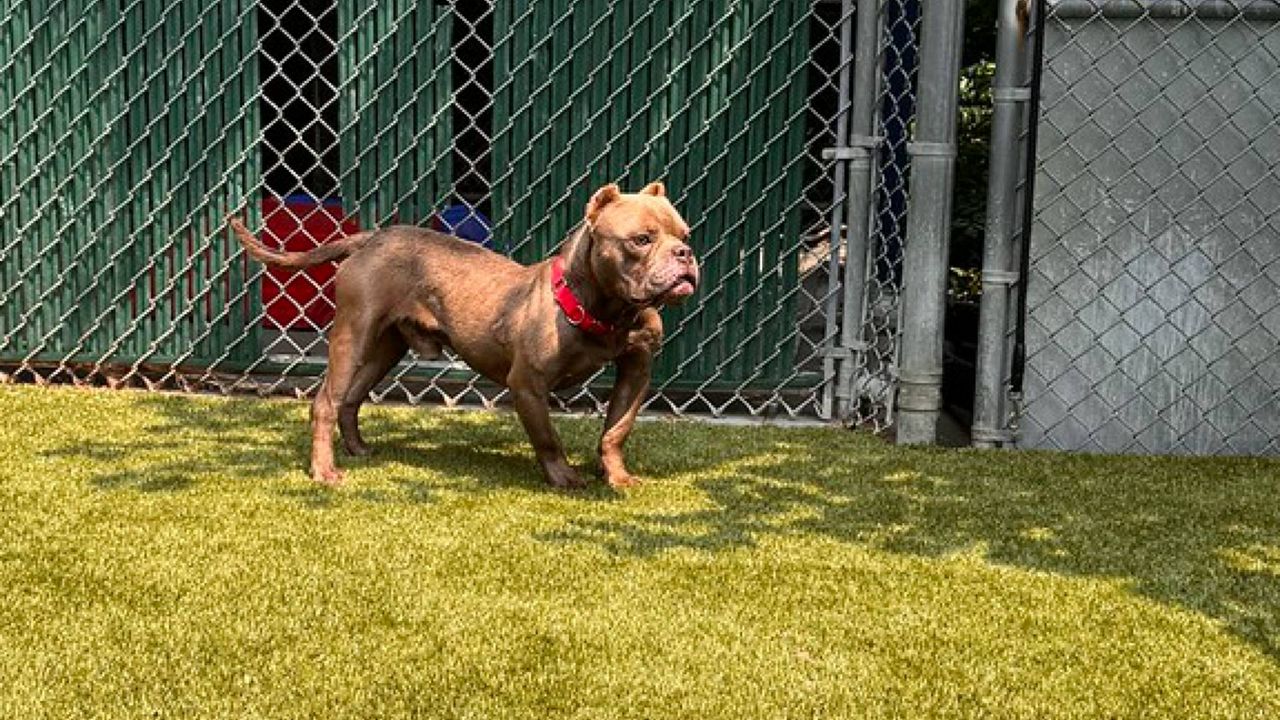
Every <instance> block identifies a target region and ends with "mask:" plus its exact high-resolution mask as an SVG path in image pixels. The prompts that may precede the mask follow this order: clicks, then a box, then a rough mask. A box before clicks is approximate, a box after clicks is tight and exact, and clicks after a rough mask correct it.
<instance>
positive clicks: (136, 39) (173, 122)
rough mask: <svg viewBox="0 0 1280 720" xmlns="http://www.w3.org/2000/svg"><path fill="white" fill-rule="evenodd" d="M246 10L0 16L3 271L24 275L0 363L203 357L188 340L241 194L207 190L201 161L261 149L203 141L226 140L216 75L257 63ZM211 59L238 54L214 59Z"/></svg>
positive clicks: (250, 13) (173, 5)
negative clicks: (10, 196) (220, 29)
mask: <svg viewBox="0 0 1280 720" xmlns="http://www.w3.org/2000/svg"><path fill="white" fill-rule="evenodd" d="M40 8H43V9H44V11H42V12H36V10H35V9H40ZM219 14H221V15H222V16H223V18H224V20H225V19H227V18H230V22H229V23H227V24H226V27H227V28H229V29H232V30H234V29H236V28H239V29H240V30H241V35H242V36H243V38H242V40H243V41H241V42H235V41H234V40H233V42H232V43H230V45H229V46H228V45H227V44H225V43H224V42H223V40H224V38H223V37H221V35H220V34H216V33H213V32H212V31H211V28H212V27H213V26H214V25H216V24H218V18H219ZM255 15H256V9H254V8H251V7H250V6H249V4H248V3H247V2H243V0H226V1H224V2H220V3H216V4H213V5H211V4H209V3H202V2H198V1H197V0H182V1H181V2H165V1H163V0H141V2H137V3H133V4H131V5H128V6H125V9H124V10H121V5H120V4H119V3H117V2H114V1H111V2H106V1H103V0H71V1H69V2H66V3H59V4H56V5H52V6H48V7H47V8H46V7H45V6H44V4H42V3H34V2H18V3H16V4H15V7H14V8H13V9H12V11H11V12H6V13H5V19H4V23H5V24H4V27H3V28H0V37H2V38H4V39H3V41H2V42H4V43H6V47H13V48H15V49H16V48H18V47H22V48H23V49H22V50H19V51H17V52H16V53H15V54H16V55H17V57H16V58H15V60H16V61H15V62H14V63H13V64H12V65H11V66H9V67H8V68H7V69H6V70H5V71H4V72H3V73H0V88H3V89H2V90H0V92H4V93H6V94H8V93H15V90H16V93H15V95H14V97H13V98H12V99H11V102H12V104H13V105H14V106H15V111H14V115H13V117H14V120H15V122H14V124H13V125H12V126H11V127H12V130H10V131H8V132H7V133H5V134H3V135H0V142H3V143H4V144H5V147H4V148H0V152H3V153H5V155H4V156H5V157H12V158H13V159H14V161H13V163H12V166H9V165H8V164H6V167H5V170H4V172H5V173H7V175H8V177H9V178H10V182H13V183H14V185H13V186H14V187H15V188H18V189H19V190H20V192H19V199H18V200H17V201H16V202H14V203H12V206H13V208H14V209H15V210H16V211H17V212H15V213H14V216H15V217H14V219H13V220H8V219H6V221H5V222H6V228H12V229H13V230H14V231H15V235H17V236H18V237H20V238H21V240H20V241H19V243H18V248H17V252H16V253H15V260H17V263H16V264H15V265H12V266H10V264H9V263H8V262H6V263H5V265H6V270H5V272H6V276H5V277H6V279H8V277H9V275H8V273H9V272H11V271H9V270H8V268H9V267H14V268H17V269H18V270H19V271H22V274H23V277H25V278H30V280H29V281H23V280H20V281H19V283H18V294H17V295H16V296H15V297H16V298H17V299H18V300H19V302H20V303H21V306H20V307H17V308H13V307H10V306H9V304H8V303H7V300H6V305H5V307H4V312H3V317H4V318H5V323H6V325H7V326H11V327H16V328H17V329H16V330H13V331H12V332H11V333H10V334H11V335H13V337H10V339H9V341H7V342H6V343H5V345H4V346H0V357H3V358H4V359H22V358H26V357H33V358H37V359H41V358H47V359H66V358H71V359H75V360H77V361H84V362H109V363H126V364H131V363H135V362H140V361H146V360H148V359H149V358H152V357H159V356H165V357H184V358H195V357H199V356H201V355H204V356H205V357H213V355H209V354H207V353H210V352H213V351H214V350H213V349H212V348H205V349H204V350H200V349H198V347H197V345H198V343H197V342H196V338H197V337H206V338H207V337H208V336H209V333H208V332H207V329H208V328H207V323H208V317H209V314H210V313H209V307H210V305H211V304H212V303H217V302H218V301H219V300H220V299H219V298H218V297H217V295H216V293H217V284H216V283H215V282H214V281H213V280H212V277H213V276H214V275H216V274H219V273H223V272H224V271H223V264H224V262H225V259H224V258H218V257H213V256H209V254H208V250H207V248H208V245H209V242H210V238H211V237H213V236H214V235H218V236H220V235H221V234H222V230H221V217H222V215H223V214H224V213H225V210H226V207H227V205H226V204H227V202H228V201H229V200H232V201H237V202H242V201H243V198H238V199H237V198H228V197H226V196H225V195H226V193H225V192H222V191H219V190H218V189H217V188H215V187H213V186H212V185H211V183H216V182H218V180H217V179H216V178H215V177H213V176H212V175H211V174H210V173H209V172H208V171H207V168H206V166H207V165H209V164H213V163H217V162H219V161H220V158H222V157H223V156H224V154H227V153H229V154H230V155H231V156H235V157H243V156H245V155H246V154H247V153H246V152H245V143H252V142H255V141H256V139H257V138H256V128H253V129H251V130H250V131H248V132H243V133H240V134H238V135H235V136H234V137H238V138H239V140H240V142H239V143H234V142H233V143H228V144H226V146H225V147H222V148H217V147H215V146H216V145H217V144H218V142H215V141H214V138H215V137H216V138H224V137H232V135H231V134H230V131H229V129H228V128H225V127H220V126H217V125H216V121H218V120H221V119H223V118H230V117H231V113H226V112H223V110H224V108H223V107H222V105H224V104H227V103H229V102H233V103H234V102H238V100H237V98H236V96H235V94H234V93H224V92H223V86H224V82H225V80H226V71H227V70H229V69H234V72H237V73H240V72H241V71H242V69H243V68H244V67H245V63H244V62H242V61H243V60H244V59H245V58H250V59H253V60H256V58H255V55H254V53H255V50H256V31H255V28H254V27H253V26H252V23H253V19H254V17H255ZM32 18H39V21H38V22H37V23H36V24H35V25H31V24H30V21H31V19H32ZM246 26H247V27H246ZM19 36H21V37H19ZM27 37H29V38H30V40H29V41H27V40H26V39H25V38H27ZM8 43H15V44H14V45H11V46H10V45H7V44H8ZM23 43H26V44H25V45H24V44H23ZM217 53H224V54H236V55H237V57H236V59H235V62H233V63H230V64H225V63H220V62H219V61H218V60H217V59H216V58H215V55H216V54H217ZM247 65H248V66H249V67H250V68H256V62H253V61H251V62H248V63H247ZM252 72H253V73H256V69H253V70H252ZM252 82H253V84H255V85H256V78H254V79H253V81H252ZM252 90H253V91H256V88H254V89H252ZM245 96H246V95H245V93H244V92H241V93H240V97H245ZM211 119H212V120H213V121H214V124H211V122H210V121H211ZM4 125H7V123H4ZM220 151H221V152H220ZM251 182H252V183H253V184H256V182H257V179H256V177H255V178H252V180H251ZM8 215H9V214H8V213H6V218H7V217H8ZM215 218H216V225H215ZM215 244H216V243H215ZM202 254H203V255H202ZM204 256H209V260H208V261H197V258H198V257H204ZM6 297H7V296H6ZM24 307H25V308H26V309H25V310H24V309H23V308H24ZM246 320H247V318H244V317H240V316H237V319H236V322H235V323H234V327H231V328H229V329H228V330H229V331H228V333H227V334H228V335H229V336H234V337H252V336H253V334H252V333H251V332H248V328H247V327H246ZM11 324H12V325H11ZM207 344H208V343H207V341H206V345H207ZM254 350H255V351H256V348H255V349H254ZM216 352H217V353H219V354H221V352H222V350H221V348H218V349H217V350H216Z"/></svg>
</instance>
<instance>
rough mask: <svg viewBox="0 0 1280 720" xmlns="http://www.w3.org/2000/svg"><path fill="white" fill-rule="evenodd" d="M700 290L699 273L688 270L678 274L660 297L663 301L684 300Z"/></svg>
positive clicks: (674, 301) (675, 301) (676, 301)
mask: <svg viewBox="0 0 1280 720" xmlns="http://www.w3.org/2000/svg"><path fill="white" fill-rule="evenodd" d="M697 290H698V273H697V272H695V271H693V270H686V271H684V272H682V273H680V274H679V275H677V276H676V277H675V278H674V279H673V280H672V281H671V283H670V284H669V285H667V287H666V289H665V290H663V291H662V292H661V293H660V294H659V296H658V298H659V300H660V302H662V303H664V304H665V303H679V302H684V301H685V300H687V299H688V298H689V296H690V295H693V294H694V293H695V292H697Z"/></svg>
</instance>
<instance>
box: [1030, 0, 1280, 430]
mask: <svg viewBox="0 0 1280 720" xmlns="http://www.w3.org/2000/svg"><path fill="white" fill-rule="evenodd" d="M1277 21H1280V4H1277V3H1274V2H1240V3H1233V2H1165V1H1162V2H1143V3H1131V2H1124V3H1119V2H1101V1H1092V0H1091V1H1087V2H1082V1H1079V0H1049V2H1047V3H1046V5H1045V17H1044V33H1043V42H1044V51H1043V52H1044V57H1043V66H1042V73H1043V75H1042V79H1041V88H1040V101H1039V102H1040V113H1039V124H1038V143H1037V146H1036V151H1035V186H1034V211H1033V218H1032V219H1033V223H1032V226H1031V227H1032V232H1031V237H1030V247H1029V253H1028V257H1027V278H1026V293H1027V296H1026V311H1025V377H1024V380H1023V383H1022V385H1023V387H1022V391H1023V398H1022V402H1023V406H1022V411H1021V415H1020V417H1019V418H1018V419H1017V420H1018V427H1017V430H1018V441H1019V443H1020V444H1021V445H1024V446H1030V447H1052V448H1062V449H1072V450H1094V451H1106V452H1142V453H1148V452H1156V453H1193V454H1201V453H1233V454H1275V453H1277V452H1280V406H1278V405H1277V398H1280V362H1278V360H1280V241H1278V240H1277V232H1278V231H1280V227H1278V226H1277V217H1278V216H1277V198H1280V176H1278V175H1277V173H1276V159H1277V158H1280V132H1277V124H1278V123H1280V120H1278V118H1280V82H1277V80H1278V79H1280V78H1278V77H1277V76H1278V75H1280V32H1277V25H1276V23H1277ZM1015 389H1016V388H1015Z"/></svg>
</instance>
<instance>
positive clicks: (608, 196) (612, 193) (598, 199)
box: [587, 183, 622, 222]
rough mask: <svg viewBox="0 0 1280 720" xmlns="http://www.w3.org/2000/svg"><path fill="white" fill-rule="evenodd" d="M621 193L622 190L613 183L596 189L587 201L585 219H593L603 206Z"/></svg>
mask: <svg viewBox="0 0 1280 720" xmlns="http://www.w3.org/2000/svg"><path fill="white" fill-rule="evenodd" d="M621 194H622V191H621V190H619V189H618V186H617V185H616V184H614V183H609V184H608V185H605V186H604V187H602V188H600V189H599V190H597V191H596V193H595V194H594V195H592V196H591V199H590V200H588V201H587V221H588V222H590V221H593V220H595V219H596V216H597V215H599V214H600V211H601V210H603V209H604V206H605V205H608V204H609V203H611V202H613V201H614V200H617V199H618V196H619V195H621Z"/></svg>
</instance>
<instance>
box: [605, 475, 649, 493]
mask: <svg viewBox="0 0 1280 720" xmlns="http://www.w3.org/2000/svg"><path fill="white" fill-rule="evenodd" d="M605 482H607V483H609V487H611V488H613V489H614V490H626V489H628V488H633V487H636V486H637V485H639V484H640V478H638V477H636V476H635V475H632V474H631V473H629V472H620V473H614V474H613V475H609V476H607V477H606V478H605Z"/></svg>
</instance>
